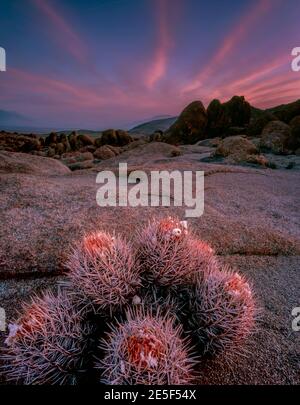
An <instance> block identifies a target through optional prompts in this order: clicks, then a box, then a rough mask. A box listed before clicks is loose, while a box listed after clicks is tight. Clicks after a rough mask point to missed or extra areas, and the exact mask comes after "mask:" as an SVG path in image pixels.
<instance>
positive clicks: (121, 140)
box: [116, 129, 133, 146]
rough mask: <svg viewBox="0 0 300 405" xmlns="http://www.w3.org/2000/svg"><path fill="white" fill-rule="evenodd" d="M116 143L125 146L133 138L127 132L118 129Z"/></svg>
mask: <svg viewBox="0 0 300 405" xmlns="http://www.w3.org/2000/svg"><path fill="white" fill-rule="evenodd" d="M116 132H117V140H118V144H117V145H116V146H125V145H128V144H129V143H130V142H132V141H133V138H132V137H131V136H130V135H129V134H128V132H126V131H123V130H122V129H118V130H117V131H116Z"/></svg>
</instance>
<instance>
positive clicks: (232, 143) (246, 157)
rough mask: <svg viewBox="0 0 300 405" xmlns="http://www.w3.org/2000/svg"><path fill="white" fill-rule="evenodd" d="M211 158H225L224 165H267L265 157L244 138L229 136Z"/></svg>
mask: <svg viewBox="0 0 300 405" xmlns="http://www.w3.org/2000/svg"><path fill="white" fill-rule="evenodd" d="M213 156H215V157H222V158H225V162H226V163H239V164H240V163H254V164H258V165H261V166H266V165H267V163H268V161H267V159H266V157H265V156H263V155H260V154H259V153H258V149H257V147H256V146H255V145H254V143H253V142H251V141H250V140H249V139H247V138H246V136H229V137H227V138H225V139H223V140H222V141H221V142H220V144H219V146H218V147H217V149H216V150H215V152H214V153H213Z"/></svg>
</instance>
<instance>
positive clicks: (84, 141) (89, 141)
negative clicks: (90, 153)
mask: <svg viewBox="0 0 300 405" xmlns="http://www.w3.org/2000/svg"><path fill="white" fill-rule="evenodd" d="M94 143H95V139H94V138H92V137H91V136H90V135H83V134H81V135H77V144H78V146H79V148H80V147H83V146H87V145H94Z"/></svg>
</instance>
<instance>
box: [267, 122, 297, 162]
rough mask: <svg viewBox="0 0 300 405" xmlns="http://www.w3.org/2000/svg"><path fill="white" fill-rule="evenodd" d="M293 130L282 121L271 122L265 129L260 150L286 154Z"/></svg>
mask: <svg viewBox="0 0 300 405" xmlns="http://www.w3.org/2000/svg"><path fill="white" fill-rule="evenodd" d="M290 135H291V128H290V127H289V125H287V124H285V123H284V122H282V121H270V122H269V123H268V124H267V125H266V126H265V127H264V129H263V132H262V135H261V142H260V148H261V150H263V151H270V152H272V153H275V154H282V153H286V151H287V144H288V140H289V138H290Z"/></svg>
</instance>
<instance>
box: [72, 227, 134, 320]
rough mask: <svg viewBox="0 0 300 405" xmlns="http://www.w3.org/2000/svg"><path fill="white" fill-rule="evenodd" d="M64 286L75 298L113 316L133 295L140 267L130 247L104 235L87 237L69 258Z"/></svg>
mask: <svg viewBox="0 0 300 405" xmlns="http://www.w3.org/2000/svg"><path fill="white" fill-rule="evenodd" d="M67 268H68V269H69V274H68V281H67V285H68V286H69V289H70V290H71V294H73V296H74V299H75V300H77V302H78V303H79V304H82V305H83V306H85V305H88V304H91V305H92V306H93V308H94V309H95V311H96V312H97V311H98V310H100V311H104V312H105V311H108V312H109V313H110V314H112V313H113V312H114V311H115V310H117V309H120V308H122V306H124V305H126V304H127V303H128V302H129V300H130V299H131V298H132V297H133V296H134V295H135V292H136V290H137V288H138V287H139V285H140V279H139V267H138V266H137V265H136V262H135V257H134V253H133V251H132V248H131V246H130V245H129V244H128V243H127V242H126V241H125V240H123V239H122V238H121V237H119V236H116V237H115V236H111V235H110V234H108V233H105V232H98V233H92V234H90V235H87V236H86V237H85V238H84V239H83V241H82V242H81V243H80V244H78V245H77V246H76V247H75V248H74V250H73V252H72V253H71V254H70V256H69V260H68V262H67Z"/></svg>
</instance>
